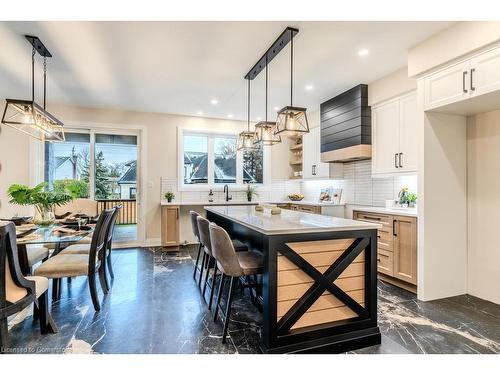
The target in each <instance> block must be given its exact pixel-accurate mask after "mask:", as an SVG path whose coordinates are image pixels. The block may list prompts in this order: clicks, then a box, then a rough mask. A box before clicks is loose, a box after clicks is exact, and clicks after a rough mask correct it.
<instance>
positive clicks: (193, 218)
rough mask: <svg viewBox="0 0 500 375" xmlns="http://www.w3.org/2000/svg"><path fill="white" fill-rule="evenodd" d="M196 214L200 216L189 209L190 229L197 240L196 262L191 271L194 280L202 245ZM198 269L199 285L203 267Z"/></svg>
mask: <svg viewBox="0 0 500 375" xmlns="http://www.w3.org/2000/svg"><path fill="white" fill-rule="evenodd" d="M198 216H200V214H199V213H198V212H196V211H189V217H190V219H191V229H192V230H193V234H194V236H195V237H196V239H197V240H198V255H197V256H196V263H195V265H194V271H193V279H195V280H196V271H197V270H198V262H199V261H200V255H201V248H202V247H203V245H202V244H201V241H200V233H199V232H198V221H197V218H198ZM199 270H200V282H199V283H198V285H200V283H201V274H202V273H203V272H202V271H203V267H200V268H199Z"/></svg>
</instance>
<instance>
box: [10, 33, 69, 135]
mask: <svg viewBox="0 0 500 375" xmlns="http://www.w3.org/2000/svg"><path fill="white" fill-rule="evenodd" d="M26 39H28V41H29V42H30V43H31V44H32V46H33V50H32V53H31V96H32V97H31V100H19V99H5V101H6V104H5V109H4V112H3V116H2V124H5V125H8V126H10V127H12V128H14V129H16V130H19V131H21V132H23V133H25V134H28V135H29V136H31V137H34V138H36V139H39V140H41V141H64V128H63V123H62V122H61V121H59V120H58V119H57V118H56V117H55V116H53V115H52V114H51V113H49V112H48V111H47V110H46V93H47V57H52V55H51V54H50V52H49V51H48V50H47V48H45V46H44V45H43V43H42V42H41V41H40V39H38V37H34V36H26ZM36 51H38V53H39V54H40V55H42V56H43V107H42V106H40V105H39V104H37V103H36V102H35V54H36Z"/></svg>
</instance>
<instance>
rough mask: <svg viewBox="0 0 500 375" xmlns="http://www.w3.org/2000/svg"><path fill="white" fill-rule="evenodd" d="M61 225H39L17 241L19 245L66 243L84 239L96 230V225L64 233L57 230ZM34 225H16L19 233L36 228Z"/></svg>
mask: <svg viewBox="0 0 500 375" xmlns="http://www.w3.org/2000/svg"><path fill="white" fill-rule="evenodd" d="M60 227H61V225H57V224H54V225H50V226H47V227H37V228H36V229H35V230H34V231H32V232H31V233H28V234H26V235H25V236H22V237H18V238H17V243H18V244H19V245H28V244H48V243H51V244H57V243H65V242H78V241H80V240H82V239H83V238H84V237H85V236H87V235H89V234H90V233H92V232H93V231H94V227H92V228H91V229H89V230H74V232H72V233H63V232H59V231H57V228H60ZM34 228H35V227H33V225H31V227H28V226H23V225H21V226H19V227H16V231H17V233H18V234H19V233H23V232H26V231H27V230H30V229H34Z"/></svg>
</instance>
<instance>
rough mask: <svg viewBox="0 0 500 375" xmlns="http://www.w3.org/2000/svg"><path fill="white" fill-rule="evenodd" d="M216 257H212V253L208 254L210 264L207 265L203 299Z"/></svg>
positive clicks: (202, 293)
mask: <svg viewBox="0 0 500 375" xmlns="http://www.w3.org/2000/svg"><path fill="white" fill-rule="evenodd" d="M213 261H214V258H212V257H211V256H210V255H209V256H208V262H207V263H208V266H207V273H206V274H205V282H204V283H203V291H202V292H201V295H202V296H203V299H205V291H206V290H207V284H208V276H210V270H211V269H212V266H213V264H214V262H213Z"/></svg>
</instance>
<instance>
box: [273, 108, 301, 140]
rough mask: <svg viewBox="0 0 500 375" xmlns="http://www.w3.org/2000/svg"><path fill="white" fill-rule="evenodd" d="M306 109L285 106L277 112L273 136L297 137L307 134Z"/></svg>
mask: <svg viewBox="0 0 500 375" xmlns="http://www.w3.org/2000/svg"><path fill="white" fill-rule="evenodd" d="M306 110H307V109H306V108H300V107H291V106H287V107H285V108H283V109H281V110H280V111H279V112H278V119H277V121H276V131H275V134H284V135H290V136H297V135H301V134H303V133H309V123H308V121H307V115H306Z"/></svg>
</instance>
